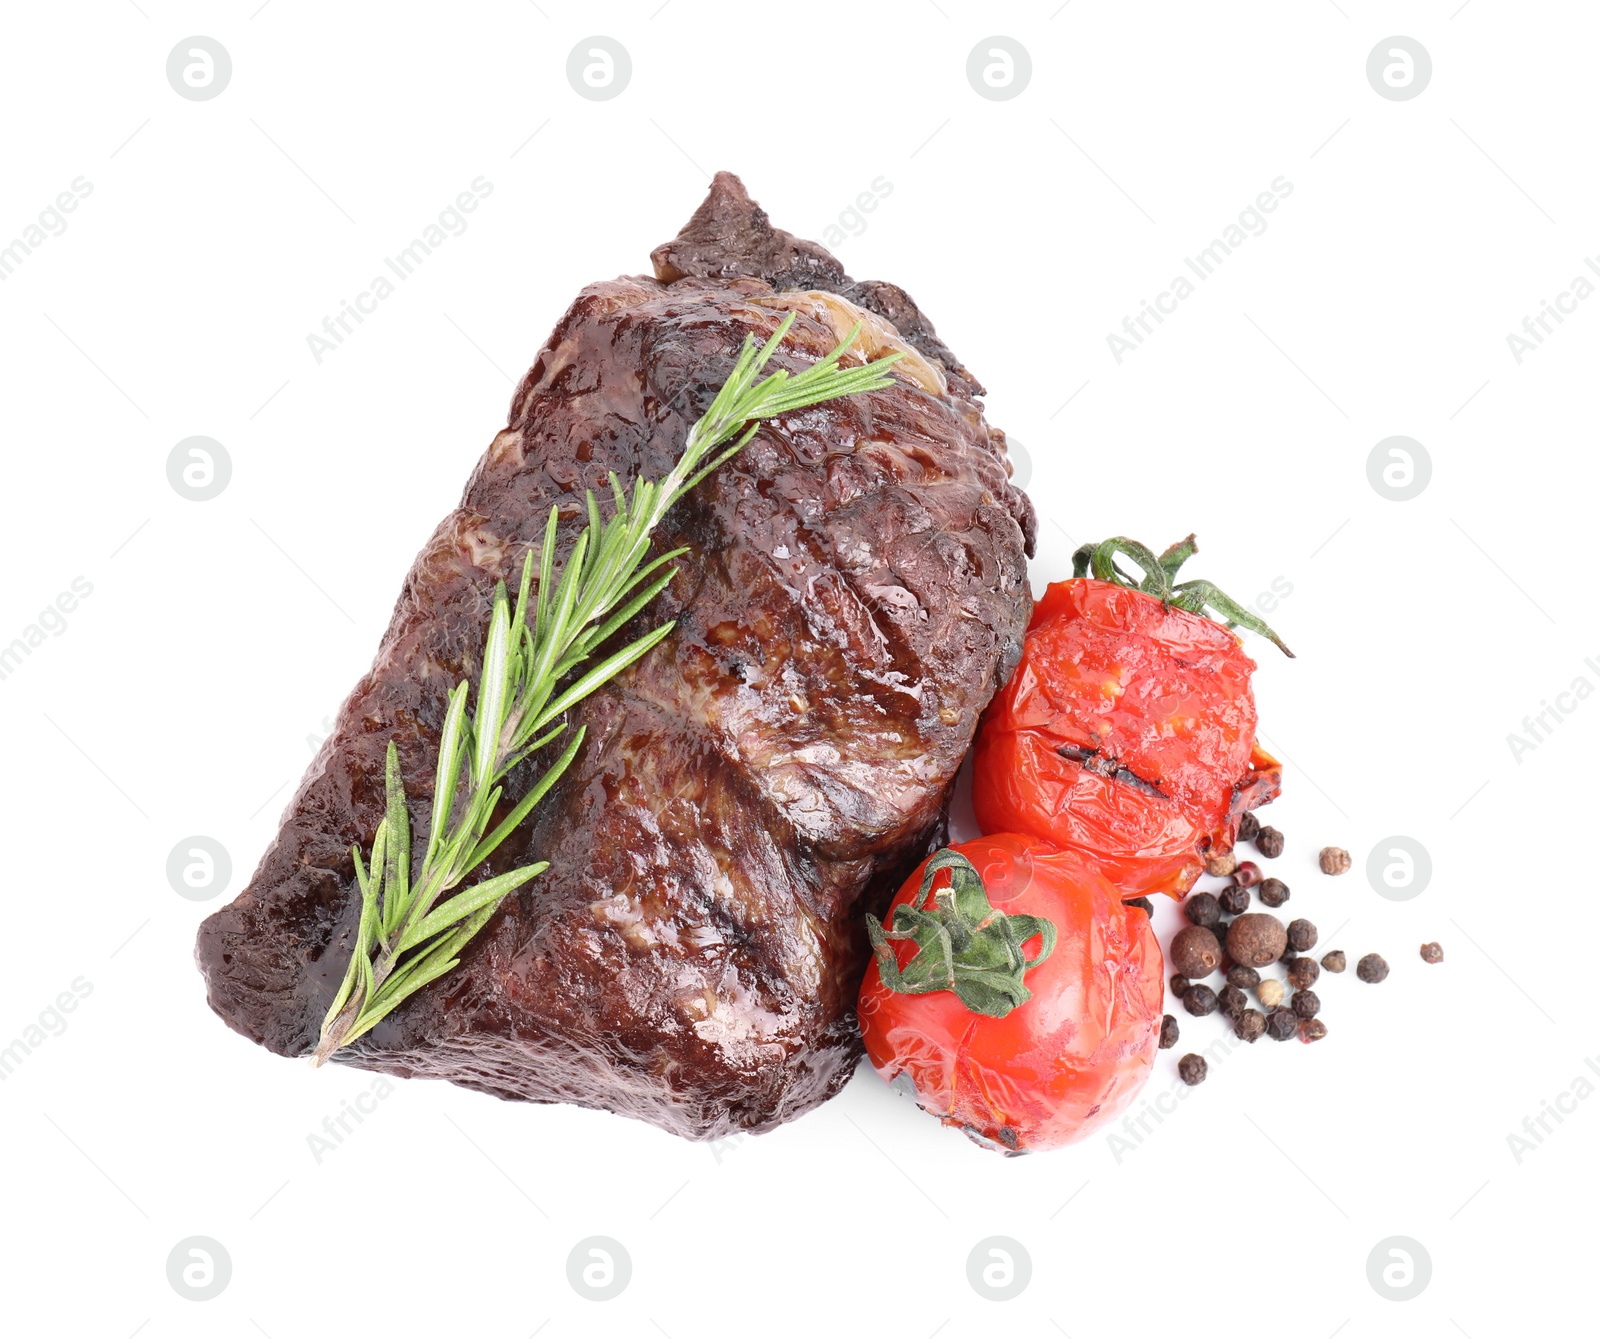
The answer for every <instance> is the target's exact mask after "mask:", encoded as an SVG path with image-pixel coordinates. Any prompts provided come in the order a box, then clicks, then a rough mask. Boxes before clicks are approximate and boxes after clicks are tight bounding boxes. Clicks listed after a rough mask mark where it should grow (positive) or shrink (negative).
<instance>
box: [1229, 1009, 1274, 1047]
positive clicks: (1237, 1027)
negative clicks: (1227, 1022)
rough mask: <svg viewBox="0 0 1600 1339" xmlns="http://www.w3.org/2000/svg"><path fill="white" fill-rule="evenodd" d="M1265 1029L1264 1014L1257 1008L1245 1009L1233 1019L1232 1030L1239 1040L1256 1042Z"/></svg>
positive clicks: (1265, 1020)
mask: <svg viewBox="0 0 1600 1339" xmlns="http://www.w3.org/2000/svg"><path fill="white" fill-rule="evenodd" d="M1266 1030H1267V1019H1266V1015H1265V1014H1263V1013H1262V1012H1261V1011H1260V1010H1259V1009H1246V1010H1245V1011H1244V1012H1243V1013H1241V1014H1240V1015H1239V1016H1238V1017H1237V1018H1235V1019H1234V1020H1233V1032H1234V1035H1235V1036H1236V1037H1238V1038H1239V1040H1240V1041H1248V1042H1252V1043H1253V1042H1257V1041H1259V1040H1260V1039H1261V1035H1262V1033H1264V1032H1265V1031H1266Z"/></svg>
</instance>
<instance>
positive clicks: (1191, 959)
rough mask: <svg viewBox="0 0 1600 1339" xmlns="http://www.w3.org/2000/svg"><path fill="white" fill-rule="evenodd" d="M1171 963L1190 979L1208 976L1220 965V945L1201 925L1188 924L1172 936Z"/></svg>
mask: <svg viewBox="0 0 1600 1339" xmlns="http://www.w3.org/2000/svg"><path fill="white" fill-rule="evenodd" d="M1170 956H1171V959H1172V965H1173V966H1174V967H1176V968H1177V969H1178V970H1179V971H1180V972H1182V973H1183V974H1184V975H1185V976H1186V977H1188V978H1189V979H1190V980H1191V981H1193V980H1196V979H1197V978H1199V977H1204V976H1210V975H1211V973H1212V972H1214V971H1216V970H1217V968H1218V967H1220V966H1221V965H1222V945H1221V944H1219V943H1218V942H1217V937H1216V935H1214V934H1212V933H1211V931H1210V930H1208V929H1206V927H1205V926H1203V925H1188V926H1185V927H1184V928H1183V929H1181V930H1179V931H1178V933H1177V934H1176V935H1174V936H1173V938H1172V953H1171V955H1170Z"/></svg>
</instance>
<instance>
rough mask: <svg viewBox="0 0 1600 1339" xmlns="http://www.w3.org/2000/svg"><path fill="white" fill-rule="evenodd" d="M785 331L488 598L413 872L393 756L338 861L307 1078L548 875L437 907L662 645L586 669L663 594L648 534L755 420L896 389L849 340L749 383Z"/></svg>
mask: <svg viewBox="0 0 1600 1339" xmlns="http://www.w3.org/2000/svg"><path fill="white" fill-rule="evenodd" d="M793 323H794V313H793V312H790V313H789V314H787V315H786V316H785V317H784V319H783V322H782V324H781V325H779V327H778V328H777V330H776V331H775V332H774V333H773V334H772V336H771V338H770V339H768V340H767V341H766V343H764V344H761V345H757V344H756V341H755V339H754V337H753V336H746V338H745V342H744V347H743V348H742V349H741V350H740V353H739V357H738V359H737V361H736V362H735V363H734V367H733V372H732V373H731V374H730V375H729V377H728V379H727V381H725V382H724V383H723V385H722V388H721V389H720V390H719V391H718V392H717V395H716V398H715V399H714V400H713V401H712V402H711V407H710V408H709V409H707V410H706V412H705V413H704V414H703V415H702V416H701V417H700V418H699V419H698V420H697V421H696V423H695V424H694V426H693V427H692V428H690V429H689V436H688V440H687V441H686V442H685V443H684V448H683V454H682V455H681V456H679V458H678V460H677V463H676V464H674V465H673V467H672V469H671V471H670V472H669V473H668V474H667V476H666V477H665V478H663V479H661V480H659V481H654V482H653V481H651V480H648V479H635V480H634V481H633V487H632V491H631V492H630V491H628V490H625V489H624V488H623V486H622V484H621V482H620V481H619V480H618V478H617V476H616V475H615V474H613V475H611V494H612V505H613V511H612V515H611V519H610V520H607V521H604V522H602V520H601V517H600V506H599V503H598V502H596V500H595V496H594V494H593V493H592V492H590V493H588V494H587V495H586V498H585V501H586V506H587V510H588V519H589V524H588V528H587V529H585V530H584V531H583V533H581V534H580V535H579V536H578V540H577V543H576V544H575V545H574V546H573V549H572V552H571V553H570V554H569V555H568V557H567V562H566V566H565V568H564V570H563V571H562V574H561V579H560V581H559V582H557V583H555V585H554V587H553V588H552V580H553V577H554V569H555V557H556V520H557V514H558V513H557V509H556V508H555V507H554V506H552V507H551V508H550V519H549V522H548V523H547V524H546V526H545V531H544V544H543V547H542V549H541V550H540V552H539V553H538V555H537V557H538V570H537V573H535V570H534V559H535V554H534V551H533V549H532V548H531V547H530V548H529V550H528V552H527V554H526V556H525V557H524V560H523V564H522V579H521V583H520V585H519V586H518V589H517V597H516V603H515V605H513V604H512V602H511V600H510V598H509V596H508V594H507V591H506V586H505V583H504V582H503V581H502V582H499V583H498V584H497V585H496V587H495V593H494V603H493V608H492V612H491V614H490V618H489V633H488V637H487V639H486V641H485V643H484V650H483V669H482V673H481V674H480V675H479V679H478V692H477V698H476V701H475V702H474V703H473V704H472V705H471V706H470V707H469V706H468V702H467V697H468V690H469V684H468V683H467V681H466V680H462V681H461V682H460V683H458V684H457V685H456V687H455V688H454V689H453V690H452V691H451V693H450V699H449V706H448V708H447V709H446V712H445V720H444V728H443V730H442V731H441V734H440V739H439V758H438V764H437V769H436V772H435V775H434V788H433V808H432V812H431V814H430V816H429V821H428V833H427V841H426V843H425V844H424V846H423V854H422V860H421V863H420V865H419V866H418V867H417V869H416V870H413V869H412V868H411V857H412V833H411V821H410V816H409V811H408V809H407V807H406V792H405V783H404V782H403V781H402V779H401V776H400V759H399V753H398V752H397V750H396V748H395V745H394V741H393V740H392V739H391V740H390V741H389V748H388V753H387V757H386V761H385V767H384V788H385V800H386V804H385V812H384V817H383V819H382V821H380V822H379V824H378V828H377V831H376V832H375V833H374V834H373V838H372V846H371V849H370V850H369V852H368V853H367V856H366V858H365V859H364V860H363V858H362V854H361V848H360V847H359V846H355V847H352V848H351V850H350V855H351V859H352V860H353V861H354V863H355V872H356V882H357V883H358V885H359V886H360V889H361V918H360V921H359V922H358V924H357V928H356V940H355V945H354V948H353V951H352V953H351V956H350V964H349V967H348V968H347V969H346V971H345V975H344V981H343V983H342V984H341V985H340V987H339V991H338V993H337V994H336V995H335V996H334V999H333V1004H332V1005H331V1006H330V1008H329V1009H328V1012H327V1015H326V1017H325V1018H324V1019H323V1021H322V1036H321V1040H320V1041H319V1043H318V1045H317V1049H316V1051H315V1053H314V1054H313V1056H312V1063H313V1064H314V1065H321V1064H324V1063H325V1062H326V1061H327V1059H328V1057H329V1056H331V1055H332V1054H333V1053H334V1052H335V1051H337V1050H338V1049H339V1048H340V1047H341V1046H348V1045H349V1044H350V1043H351V1042H353V1041H356V1040H357V1039H358V1038H360V1037H362V1036H364V1035H365V1034H366V1033H368V1032H370V1031H371V1030H372V1029H373V1028H374V1027H376V1026H377V1025H378V1024H379V1023H380V1022H382V1021H383V1019H384V1018H385V1017H387V1016H388V1015H389V1014H390V1013H391V1012H392V1011H393V1010H394V1009H395V1008H397V1007H398V1006H399V1005H400V1004H401V1003H403V1002H404V1001H405V1000H406V999H408V998H409V997H410V996H412V995H414V994H416V992H417V991H419V990H421V989H422V988H423V987H424V986H426V985H428V984H429V983H430V982H433V981H436V980H438V979H439V978H440V977H441V976H443V975H444V974H445V973H446V972H448V971H450V969H451V968H453V967H455V966H456V964H457V963H459V962H460V960H461V953H462V950H463V949H465V948H466V946H467V944H468V943H470V942H471V941H472V938H473V937H474V936H475V935H476V934H477V933H478V932H479V931H480V930H481V929H483V927H484V926H485V925H486V924H488V922H489V919H490V917H492V916H493V915H494V913H495V911H496V910H497V909H498V908H499V906H500V904H501V903H502V902H503V901H504V900H505V899H506V898H507V897H508V896H509V895H510V894H511V893H513V892H515V891H516V890H517V889H518V888H520V887H522V885H523V884H525V883H527V882H528V881H529V880H530V879H533V878H536V877H537V876H538V875H540V874H542V873H543V872H544V871H545V870H546V869H548V868H549V864H548V862H546V861H539V862H537V863H535V864H532V865H524V866H522V867H521V868H520V869H514V870H509V871H507V872H506V873H504V874H496V875H494V876H493V877H492V878H488V879H484V880H482V881H481V882H479V883H474V884H472V885H471V886H470V887H468V888H466V889H464V890H463V891H461V892H457V893H455V894H454V895H453V896H450V897H446V896H445V895H446V894H448V893H450V892H451V890H452V889H454V888H457V887H458V886H459V885H460V884H461V883H462V882H463V881H464V880H465V879H466V878H467V877H468V876H469V875H470V874H471V873H472V872H473V871H474V870H476V869H478V868H479V867H480V866H481V865H482V864H483V862H484V861H485V860H487V859H488V858H489V856H490V855H492V854H493V853H494V851H495V849H496V848H497V847H499V845H500V844H501V843H502V842H503V841H505V839H506V838H507V837H509V836H510V835H511V834H512V833H513V832H514V831H516V829H517V827H518V826H519V825H520V824H521V823H522V821H523V820H524V819H525V818H526V817H527V816H528V814H529V813H530V812H531V811H532V810H533V808H534V806H535V805H537V804H538V803H539V801H540V800H541V799H543V798H544V796H545V795H546V794H547V793H548V792H549V790H550V788H551V787H552V786H554V785H555V783H556V782H557V781H558V780H560V778H561V775H562V773H563V772H565V771H566V769H567V767H568V766H569V765H570V764H571V762H572V760H573V758H574V757H576V756H577V752H578V749H579V748H580V747H581V745H582V744H583V736H584V731H583V728H582V727H579V728H578V729H577V730H575V731H573V732H572V735H571V738H570V739H568V740H567V741H566V742H565V747H563V748H562V750H561V752H560V754H559V755H558V756H557V757H556V759H555V760H554V761H553V762H552V763H550V764H549V766H547V767H546V768H545V770H544V772H543V773H542V774H541V775H540V777H539V779H538V781H536V782H535V783H534V785H533V787H532V788H531V789H530V790H529V791H528V792H527V794H525V795H524V796H522V798H521V799H520V800H518V801H517V802H516V804H515V805H513V806H512V809H511V811H510V812H509V813H508V814H507V815H506V816H505V817H504V818H503V819H502V820H501V821H500V822H499V823H498V824H496V825H495V826H494V828H493V829H492V830H491V829H490V827H489V824H490V821H491V820H492V819H493V817H494V814H495V811H496V808H497V807H498V805H499V803H500V801H501V799H502V798H504V785H503V782H504V781H505V778H506V776H507V774H508V773H509V772H510V771H511V770H512V768H514V767H516V766H517V765H518V764H519V763H521V762H522V761H524V760H525V759H527V758H529V757H531V756H532V755H534V754H536V753H538V752H539V751H540V750H541V749H543V748H544V747H545V746H546V745H549V744H552V743H554V742H555V741H557V740H558V739H559V738H560V737H561V736H562V735H563V734H564V733H566V729H567V727H566V723H565V721H564V720H563V719H562V718H563V716H564V715H565V714H566V712H567V711H568V710H570V709H571V708H572V707H574V706H576V705H577V704H578V703H579V702H581V701H582V700H583V699H584V698H585V697H587V696H588V695H589V694H590V693H592V692H594V691H595V690H596V689H597V688H600V687H602V686H603V685H604V684H606V683H607V682H609V681H610V680H611V679H613V678H615V677H616V676H617V675H618V674H620V673H622V671H623V670H625V669H627V668H628V667H629V666H630V665H632V664H634V663H635V662H636V661H638V660H639V659H641V658H642V657H643V656H645V655H647V654H649V652H650V651H651V650H652V649H653V648H654V647H655V645H656V643H658V642H659V641H661V639H662V638H663V637H665V636H666V635H667V634H668V633H669V632H671V631H672V627H673V625H672V624H671V623H664V624H662V625H661V626H660V627H658V628H656V629H655V630H654V631H652V632H649V633H646V634H645V635H644V636H643V637H640V638H638V639H637V640H636V641H633V642H631V643H629V644H628V645H627V646H625V647H623V648H622V649H621V650H620V651H614V652H612V653H611V654H610V655H608V656H606V657H605V658H604V659H603V660H598V661H595V652H596V651H597V650H598V648H599V647H600V646H602V645H603V644H604V643H605V642H606V641H607V640H608V639H609V638H610V637H611V636H612V634H613V633H615V632H616V631H617V630H618V629H620V628H621V627H622V626H623V625H624V624H626V623H627V622H628V621H629V620H630V619H631V618H633V617H634V615H636V614H638V613H639V612H640V611H641V610H643V609H644V608H645V607H646V606H647V605H649V603H650V602H651V601H652V600H653V599H655V597H656V596H657V595H659V594H660V593H661V591H662V590H663V589H664V588H665V587H666V585H667V583H668V582H670V581H671V580H672V578H673V576H674V575H676V572H677V569H676V568H674V567H671V566H669V564H670V563H671V562H672V561H673V560H674V559H675V558H678V557H680V556H681V555H682V554H684V553H686V552H687V551H688V550H687V549H684V548H678V549H674V550H672V551H671V552H669V553H663V554H659V555H657V556H655V557H653V558H651V559H650V560H649V561H648V562H646V561H645V557H646V554H647V553H648V552H649V548H650V535H651V532H652V531H653V530H654V529H655V527H656V526H657V525H658V524H659V523H660V521H661V518H662V517H663V516H665V515H666V513H667V510H668V509H669V508H670V507H671V506H672V505H673V503H675V502H676V501H677V500H678V499H679V498H681V497H682V496H683V495H684V494H685V493H687V492H688V491H689V490H690V489H692V488H693V487H694V486H695V485H696V484H698V483H699V482H700V481H701V480H702V479H704V478H705V477H706V475H708V474H709V473H711V471H712V470H714V469H716V468H717V466H718V465H721V464H722V463H723V462H724V461H725V460H727V459H728V458H729V457H730V456H732V455H734V454H735V453H736V452H738V451H739V450H740V449H741V448H742V447H743V446H744V444H745V443H746V442H748V441H749V440H750V438H751V437H752V436H753V435H754V434H755V432H756V429H757V427H758V425H759V423H760V421H761V420H762V419H768V418H773V417H775V416H777V415H779V414H786V413H789V412H790V411H792V410H796V409H804V408H806V407H807V406H809V405H815V404H821V403H823V402H824V401H827V400H834V399H837V398H839V397H840V396H844V395H859V394H861V393H863V392H865V391H873V390H881V389H882V388H884V387H886V386H889V385H892V384H893V380H892V378H890V377H889V376H888V375H886V372H885V369H886V368H887V366H888V365H889V364H890V363H892V362H894V361H895V360H896V359H897V358H899V357H900V356H901V355H900V354H899V353H898V352H896V353H891V354H889V355H887V356H886V357H883V358H879V359H876V360H875V361H873V362H870V363H865V364H862V365H859V366H854V367H845V368H841V367H840V366H839V360H840V358H842V357H843V356H844V353H845V352H846V350H848V349H849V347H850V346H851V344H853V343H854V342H855V338H856V335H857V334H858V333H859V331H860V329H861V327H860V325H859V324H857V326H856V327H855V328H854V329H852V330H851V332H850V334H849V335H848V336H846V337H845V339H843V340H842V341H841V342H840V343H839V344H838V345H837V346H836V347H835V348H834V349H833V351H832V352H830V353H829V354H828V355H827V356H826V357H825V358H823V359H821V360H820V361H819V362H817V363H814V364H813V365H812V366H811V367H808V368H807V369H806V370H805V371H804V372H801V373H799V374H798V375H796V376H790V375H789V373H787V372H784V371H777V372H773V373H772V374H771V375H769V376H766V377H761V371H762V369H763V368H764V367H765V366H766V363H767V360H768V359H770V358H771V357H772V354H773V352H774V351H775V350H776V349H777V347H778V345H779V344H780V343H781V342H782V340H783V337H784V336H785V335H786V334H787V333H788V332H789V327H790V326H791V325H792V324H793ZM758 378H759V380H758ZM536 577H537V584H535V578H536ZM530 600H531V605H530ZM441 898H443V899H444V900H443V901H441V900H440V899H441Z"/></svg>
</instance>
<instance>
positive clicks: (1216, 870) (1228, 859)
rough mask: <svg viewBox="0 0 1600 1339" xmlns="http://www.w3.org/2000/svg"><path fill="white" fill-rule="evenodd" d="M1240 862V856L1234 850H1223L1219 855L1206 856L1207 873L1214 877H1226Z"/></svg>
mask: <svg viewBox="0 0 1600 1339" xmlns="http://www.w3.org/2000/svg"><path fill="white" fill-rule="evenodd" d="M1238 863H1239V857H1238V856H1236V855H1234V853H1233V852H1232V851H1222V852H1219V853H1218V854H1217V855H1208V856H1207V857H1206V873H1207V874H1209V875H1211V877H1212V878H1214V879H1225V878H1227V877H1228V875H1230V874H1232V873H1233V867H1234V866H1235V865H1237V864H1238Z"/></svg>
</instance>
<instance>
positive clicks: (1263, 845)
mask: <svg viewBox="0 0 1600 1339" xmlns="http://www.w3.org/2000/svg"><path fill="white" fill-rule="evenodd" d="M1256 850H1258V851H1260V852H1261V854H1262V855H1264V856H1266V858H1267V859H1268V860H1276V859H1277V858H1278V857H1279V856H1280V855H1282V854H1283V833H1281V832H1279V831H1278V829H1277V828H1262V829H1261V831H1260V832H1258V833H1256Z"/></svg>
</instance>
